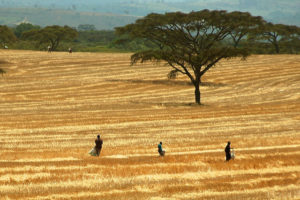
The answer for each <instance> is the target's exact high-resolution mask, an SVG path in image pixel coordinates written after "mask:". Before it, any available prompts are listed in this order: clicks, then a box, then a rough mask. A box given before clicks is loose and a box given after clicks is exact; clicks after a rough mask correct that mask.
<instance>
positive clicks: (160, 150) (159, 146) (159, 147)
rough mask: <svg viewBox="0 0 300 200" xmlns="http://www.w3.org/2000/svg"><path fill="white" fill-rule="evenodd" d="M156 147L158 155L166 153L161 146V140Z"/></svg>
mask: <svg viewBox="0 0 300 200" xmlns="http://www.w3.org/2000/svg"><path fill="white" fill-rule="evenodd" d="M157 147H158V153H159V155H160V156H164V155H165V153H166V151H164V150H163V148H162V142H160V143H159V144H158V146H157Z"/></svg>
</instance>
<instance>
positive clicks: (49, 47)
mask: <svg viewBox="0 0 300 200" xmlns="http://www.w3.org/2000/svg"><path fill="white" fill-rule="evenodd" d="M48 53H51V46H50V45H49V46H48Z"/></svg>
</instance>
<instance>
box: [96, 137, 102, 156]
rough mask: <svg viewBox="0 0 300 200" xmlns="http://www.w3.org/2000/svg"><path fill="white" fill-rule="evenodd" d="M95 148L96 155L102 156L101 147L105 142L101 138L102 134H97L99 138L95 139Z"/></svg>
mask: <svg viewBox="0 0 300 200" xmlns="http://www.w3.org/2000/svg"><path fill="white" fill-rule="evenodd" d="M95 144H96V146H95V149H96V155H97V156H100V153H101V149H102V144H103V140H102V139H100V135H97V139H96V140H95Z"/></svg>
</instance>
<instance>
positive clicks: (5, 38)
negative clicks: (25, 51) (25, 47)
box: [0, 25, 17, 47]
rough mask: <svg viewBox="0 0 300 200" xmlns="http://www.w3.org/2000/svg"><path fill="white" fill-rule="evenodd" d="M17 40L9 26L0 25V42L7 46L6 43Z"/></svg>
mask: <svg viewBox="0 0 300 200" xmlns="http://www.w3.org/2000/svg"><path fill="white" fill-rule="evenodd" d="M16 40H17V38H16V36H15V34H14V33H13V32H12V30H11V29H10V28H8V27H7V26H2V25H0V44H1V46H2V47H5V45H6V44H10V43H13V42H15V41H16Z"/></svg>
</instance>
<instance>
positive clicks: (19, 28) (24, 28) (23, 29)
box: [14, 23, 41, 38]
mask: <svg viewBox="0 0 300 200" xmlns="http://www.w3.org/2000/svg"><path fill="white" fill-rule="evenodd" d="M40 28H41V27H40V26H37V25H32V24H30V23H21V24H19V25H18V26H16V28H15V29H14V33H15V35H16V36H17V37H18V38H20V37H21V35H22V33H23V32H26V31H30V30H34V29H36V30H38V29H40Z"/></svg>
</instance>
